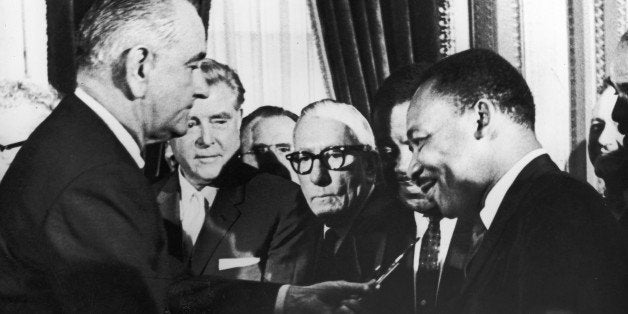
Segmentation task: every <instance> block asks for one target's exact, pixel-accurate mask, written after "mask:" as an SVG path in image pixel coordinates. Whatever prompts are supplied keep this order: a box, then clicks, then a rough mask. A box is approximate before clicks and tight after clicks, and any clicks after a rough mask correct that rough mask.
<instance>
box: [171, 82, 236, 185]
mask: <svg viewBox="0 0 628 314" xmlns="http://www.w3.org/2000/svg"><path fill="white" fill-rule="evenodd" d="M236 105H237V93H236V92H235V91H233V90H232V89H231V88H229V86H227V84H225V83H222V82H221V83H217V84H214V85H212V86H210V87H209V97H208V98H207V99H198V100H196V101H195V102H194V107H192V110H191V111H190V119H189V122H188V127H189V129H188V132H187V134H186V135H184V136H182V137H180V138H176V139H174V140H172V141H170V144H171V145H172V150H173V152H174V156H175V159H176V160H177V161H178V162H179V164H180V166H181V168H182V170H183V174H184V176H185V177H186V178H187V179H188V180H189V181H190V183H192V184H193V185H195V186H196V187H199V186H204V185H207V184H211V183H212V181H213V180H215V179H216V178H217V177H218V175H220V172H221V171H222V169H223V167H224V166H225V164H226V163H227V162H228V161H229V159H231V157H232V156H233V155H234V154H235V152H236V151H237V150H238V148H239V147H240V132H239V130H240V123H241V122H242V114H241V112H240V110H237V109H236Z"/></svg>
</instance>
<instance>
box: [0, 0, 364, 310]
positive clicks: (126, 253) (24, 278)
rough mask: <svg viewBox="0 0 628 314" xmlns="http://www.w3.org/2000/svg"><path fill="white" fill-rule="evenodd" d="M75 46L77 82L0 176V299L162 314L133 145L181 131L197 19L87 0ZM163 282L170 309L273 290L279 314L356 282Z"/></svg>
mask: <svg viewBox="0 0 628 314" xmlns="http://www.w3.org/2000/svg"><path fill="white" fill-rule="evenodd" d="M78 50H79V59H78V68H79V69H78V77H77V82H78V85H79V87H78V88H77V90H76V92H75V93H74V94H72V95H69V96H68V97H66V98H65V99H63V100H62V102H61V103H60V104H59V106H58V107H57V108H56V109H55V110H54V111H53V112H52V114H51V115H50V116H49V117H48V118H47V119H46V120H45V121H44V122H43V123H42V124H41V125H40V126H39V127H38V128H37V129H36V130H35V131H34V132H33V133H32V135H31V136H30V137H29V139H28V140H27V142H26V144H24V146H23V147H22V149H21V150H20V152H19V153H18V154H17V156H16V158H15V160H14V162H13V163H12V165H11V166H10V167H9V169H8V171H7V173H6V175H5V177H4V178H3V179H2V182H0V278H2V280H1V283H0V308H1V309H2V311H3V312H80V313H91V312H97V313H98V312H137V313H157V312H163V310H164V308H165V303H166V299H167V296H168V293H167V290H168V289H167V287H168V285H169V284H170V283H171V282H172V279H171V277H172V276H171V273H170V272H169V270H168V267H167V262H166V250H165V243H166V242H165V234H164V231H163V224H162V219H161V215H160V214H159V211H158V210H157V206H156V204H155V197H154V193H153V192H152V190H151V188H150V185H149V184H148V182H147V180H146V179H145V178H144V176H143V175H142V172H141V168H142V167H143V164H144V161H143V160H142V158H141V155H140V151H141V149H142V148H143V147H144V146H145V145H146V144H147V143H151V142H156V141H164V140H168V139H170V138H171V137H173V136H180V135H183V134H184V133H185V132H186V131H187V122H188V121H187V116H188V111H189V108H191V106H192V103H193V101H194V99H196V98H205V97H207V91H206V85H205V84H204V82H203V79H202V77H201V76H200V73H199V72H200V71H198V68H197V67H198V60H199V59H202V58H203V56H204V51H205V41H204V31H203V25H202V22H201V20H200V18H199V17H198V15H197V13H196V11H195V9H194V7H193V6H192V5H191V4H189V3H188V2H187V1H184V0H162V1H159V0H134V1H124V0H118V1H115V0H105V1H99V2H97V3H95V4H94V5H93V6H92V8H91V9H90V10H89V11H88V12H87V14H86V16H85V18H84V20H83V21H82V23H81V29H80V37H79V49H78ZM176 288H177V289H173V290H171V292H170V296H172V298H171V302H170V303H172V304H175V305H180V306H181V307H182V308H183V309H190V308H192V309H199V310H205V311H223V312H226V311H231V312H241V313H242V312H244V313H246V312H251V311H254V310H255V311H257V312H265V313H272V311H273V310H274V308H275V306H276V303H280V302H278V301H280V300H276V296H277V293H278V291H279V290H280V289H283V290H284V291H286V292H285V294H286V297H285V299H284V300H285V302H283V305H284V308H285V309H286V311H288V312H290V311H298V310H299V309H298V308H295V306H296V307H299V306H305V307H308V306H310V307H318V306H321V307H327V305H328V304H329V307H331V308H336V307H339V306H342V305H343V303H341V302H342V299H345V294H343V293H346V294H348V295H350V294H356V293H357V294H360V292H361V291H362V292H363V291H366V290H368V289H367V288H365V287H364V285H349V284H347V283H342V282H339V283H326V284H323V285H321V286H319V287H288V286H285V287H284V288H280V285H276V284H262V283H251V282H245V281H227V280H220V279H219V278H215V277H202V278H195V280H193V281H191V282H189V283H188V284H186V285H180V286H176ZM320 289H322V290H320ZM351 290H352V291H351ZM195 292H198V293H196V294H195ZM305 300H308V301H311V302H306V301H305ZM197 305H198V306H197ZM176 309H177V308H173V310H176Z"/></svg>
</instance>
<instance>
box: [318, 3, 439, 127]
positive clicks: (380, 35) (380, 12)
mask: <svg viewBox="0 0 628 314" xmlns="http://www.w3.org/2000/svg"><path fill="white" fill-rule="evenodd" d="M316 4H317V7H318V15H319V18H320V23H321V28H322V33H323V42H324V44H325V50H326V52H327V59H328V61H329V67H330V70H331V76H332V81H333V85H334V91H335V93H336V99H337V100H338V101H342V102H346V103H349V104H352V105H354V106H355V107H356V108H358V110H360V112H362V114H364V116H366V117H370V116H371V115H370V105H371V103H372V101H373V97H374V96H375V92H376V91H377V89H378V88H379V86H380V84H381V83H382V81H383V80H384V79H385V78H386V77H388V75H389V74H390V73H391V72H393V71H394V70H396V69H398V68H399V67H402V66H404V65H408V64H411V63H416V62H421V61H429V62H434V61H436V60H437V59H438V58H439V57H440V55H439V42H438V16H439V14H438V3H437V0H316Z"/></svg>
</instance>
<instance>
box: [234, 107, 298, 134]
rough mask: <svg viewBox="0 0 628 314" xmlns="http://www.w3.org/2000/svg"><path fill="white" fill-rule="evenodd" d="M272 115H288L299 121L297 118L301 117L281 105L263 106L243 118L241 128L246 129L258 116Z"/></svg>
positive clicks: (267, 116) (266, 116)
mask: <svg viewBox="0 0 628 314" xmlns="http://www.w3.org/2000/svg"><path fill="white" fill-rule="evenodd" d="M270 117H288V118H290V119H291V120H292V121H294V122H297V119H299V116H297V115H296V114H295V113H294V112H292V111H289V110H286V109H283V108H281V107H275V106H261V107H259V108H257V109H255V110H253V112H251V113H249V114H248V115H247V116H246V117H244V118H243V119H242V125H241V126H240V130H244V129H245V128H246V127H247V126H248V125H249V124H250V123H251V122H253V120H256V119H257V118H270Z"/></svg>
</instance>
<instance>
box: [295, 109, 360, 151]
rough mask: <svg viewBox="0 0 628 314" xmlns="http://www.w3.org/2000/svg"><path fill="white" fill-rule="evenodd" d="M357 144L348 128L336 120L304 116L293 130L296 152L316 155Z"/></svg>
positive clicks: (354, 136) (355, 138)
mask: <svg viewBox="0 0 628 314" xmlns="http://www.w3.org/2000/svg"><path fill="white" fill-rule="evenodd" d="M359 144H361V143H360V142H359V141H358V139H357V137H356V135H355V134H354V132H353V131H352V130H351V129H350V128H349V126H348V125H346V124H344V123H342V122H340V121H339V120H336V119H330V118H323V117H317V116H304V117H303V118H301V120H299V123H298V124H297V126H296V129H295V130H294V146H295V149H296V150H302V151H308V152H312V153H318V152H320V151H321V150H323V149H325V148H327V147H331V146H342V145H359Z"/></svg>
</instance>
